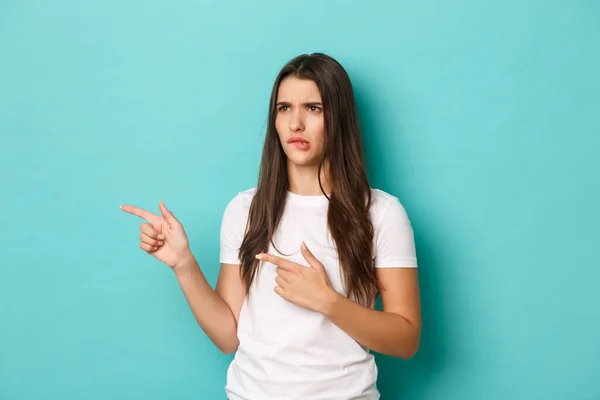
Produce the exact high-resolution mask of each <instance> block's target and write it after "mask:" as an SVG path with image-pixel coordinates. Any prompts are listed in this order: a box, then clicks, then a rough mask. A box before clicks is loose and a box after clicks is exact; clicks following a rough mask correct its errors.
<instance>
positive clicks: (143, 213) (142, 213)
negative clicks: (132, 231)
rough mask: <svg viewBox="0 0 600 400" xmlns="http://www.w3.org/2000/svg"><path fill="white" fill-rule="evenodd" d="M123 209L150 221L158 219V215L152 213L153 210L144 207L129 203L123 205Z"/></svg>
mask: <svg viewBox="0 0 600 400" xmlns="http://www.w3.org/2000/svg"><path fill="white" fill-rule="evenodd" d="M121 210H123V211H125V212H126V213H129V214H133V215H137V216H138V217H140V218H143V219H145V220H146V221H149V222H152V221H154V220H156V218H157V216H156V215H154V214H152V213H151V212H149V211H146V210H144V209H143V208H139V207H136V206H131V205H129V204H125V205H122V206H121Z"/></svg>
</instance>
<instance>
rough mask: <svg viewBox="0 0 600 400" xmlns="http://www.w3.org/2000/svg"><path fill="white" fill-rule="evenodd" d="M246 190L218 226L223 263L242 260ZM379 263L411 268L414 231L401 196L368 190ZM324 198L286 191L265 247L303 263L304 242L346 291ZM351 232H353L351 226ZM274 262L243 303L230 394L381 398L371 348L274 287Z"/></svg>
mask: <svg viewBox="0 0 600 400" xmlns="http://www.w3.org/2000/svg"><path fill="white" fill-rule="evenodd" d="M255 192H256V191H255V189H249V190H246V191H243V192H240V193H239V194H237V195H236V196H235V197H234V198H233V199H232V200H231V201H230V202H229V204H228V205H227V207H226V209H225V213H224V216H223V221H222V225H221V250H220V261H221V262H222V263H226V264H240V260H239V258H238V249H239V247H240V245H241V243H242V239H243V236H244V230H245V227H246V221H247V218H248V210H249V207H250V203H251V201H252V198H253V196H254V194H255ZM372 194H373V203H372V207H371V220H372V223H373V227H374V238H373V246H374V247H373V248H374V263H375V267H376V268H393V267H405V268H416V267H417V259H416V254H415V245H414V238H413V230H412V227H411V224H410V221H409V219H408V217H407V215H406V212H405V209H404V207H403V206H402V205H401V203H400V201H399V200H398V198H396V197H394V196H392V195H390V194H388V193H386V192H383V191H381V190H378V189H372ZM327 209H328V200H327V198H326V197H325V196H301V195H298V194H295V193H292V192H288V196H287V201H286V206H285V209H284V214H283V216H282V220H281V223H280V225H279V229H277V231H276V233H275V236H274V238H273V241H274V242H275V245H276V246H277V248H278V249H279V250H280V251H281V252H282V253H283V254H288V255H289V254H291V255H290V256H285V255H283V254H281V253H278V252H277V251H276V250H275V248H273V246H272V245H270V246H269V253H270V254H275V255H278V256H280V257H283V258H286V259H289V260H292V261H294V262H297V263H299V264H302V265H305V266H308V262H307V261H306V260H305V259H304V257H303V256H302V253H301V252H300V244H301V243H302V241H304V242H305V243H306V245H307V247H308V248H309V249H310V251H311V252H312V253H313V254H314V255H315V257H316V258H317V259H318V260H319V261H320V262H321V263H322V264H323V265H324V266H325V269H326V271H327V275H328V277H329V280H330V281H331V284H332V286H333V288H335V289H336V290H337V291H338V292H340V293H345V291H344V288H343V286H342V278H341V276H340V271H339V259H338V256H337V252H336V250H335V248H334V246H333V241H332V238H331V235H330V233H329V230H328V229H327ZM349 234H351V232H349ZM276 275H277V273H276V267H275V266H274V265H273V264H271V263H266V262H263V264H262V265H261V268H260V270H259V273H258V274H257V275H256V277H255V280H254V282H253V285H252V287H251V294H250V297H249V298H248V297H247V298H246V300H245V301H244V303H243V305H242V309H241V312H240V318H239V321H238V338H239V347H238V349H237V352H236V354H235V357H234V359H233V361H232V362H231V365H230V367H229V369H228V372H227V384H226V387H225V389H226V392H227V395H228V398H229V399H231V400H292V399H294V400H300V399H302V400H321V399H323V400H325V399H328V400H350V399H361V400H362V399H364V400H367V399H368V400H372V399H379V397H380V395H379V391H378V390H377V385H376V383H377V366H376V365H375V361H374V356H373V355H372V354H371V353H370V351H369V349H367V348H365V347H363V346H361V345H360V344H359V343H358V342H356V341H355V340H354V339H352V337H350V336H349V335H348V334H346V333H345V332H344V331H343V330H341V329H340V328H338V327H337V326H336V325H334V324H333V323H332V322H330V321H329V320H328V319H327V318H326V317H325V316H324V315H323V314H321V313H318V312H315V311H312V310H309V309H305V308H302V307H299V306H296V305H295V304H292V303H290V302H288V301H286V300H284V299H283V298H282V297H280V296H279V295H278V294H277V293H275V291H274V290H273V289H274V287H275V286H276V283H275V276H276Z"/></svg>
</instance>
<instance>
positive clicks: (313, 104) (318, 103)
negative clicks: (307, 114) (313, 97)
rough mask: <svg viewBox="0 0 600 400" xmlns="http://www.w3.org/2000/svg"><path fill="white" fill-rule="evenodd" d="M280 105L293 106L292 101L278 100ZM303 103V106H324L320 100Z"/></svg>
mask: <svg viewBox="0 0 600 400" xmlns="http://www.w3.org/2000/svg"><path fill="white" fill-rule="evenodd" d="M277 105H278V106H291V105H292V103H290V102H289V101H279V102H277ZM301 105H303V106H321V107H322V106H323V104H322V103H320V102H318V101H307V102H305V103H302V104H301Z"/></svg>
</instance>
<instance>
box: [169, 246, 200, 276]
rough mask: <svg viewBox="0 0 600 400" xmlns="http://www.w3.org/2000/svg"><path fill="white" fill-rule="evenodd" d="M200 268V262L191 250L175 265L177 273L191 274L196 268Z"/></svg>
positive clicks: (179, 274)
mask: <svg viewBox="0 0 600 400" xmlns="http://www.w3.org/2000/svg"><path fill="white" fill-rule="evenodd" d="M196 269H198V263H197V262H196V258H194V255H193V254H192V252H191V251H188V252H186V253H185V254H184V255H183V256H182V257H181V258H180V259H179V261H177V263H175V265H174V266H173V272H174V273H175V275H178V276H181V275H189V274H190V273H191V272H193V271H194V270H196Z"/></svg>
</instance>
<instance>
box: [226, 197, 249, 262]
mask: <svg viewBox="0 0 600 400" xmlns="http://www.w3.org/2000/svg"><path fill="white" fill-rule="evenodd" d="M246 197H247V196H243V195H242V194H238V195H237V196H236V197H234V198H233V199H232V200H231V201H230V202H229V203H228V204H227V207H225V212H224V213H223V218H222V221H221V234H220V253H219V260H220V262H221V263H223V264H241V262H240V259H239V255H238V254H239V250H240V246H241V245H242V240H243V239H244V233H245V230H246V222H247V220H248V210H249V201H248V199H246Z"/></svg>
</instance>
